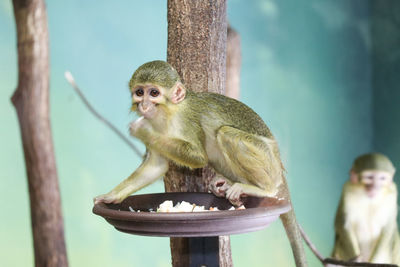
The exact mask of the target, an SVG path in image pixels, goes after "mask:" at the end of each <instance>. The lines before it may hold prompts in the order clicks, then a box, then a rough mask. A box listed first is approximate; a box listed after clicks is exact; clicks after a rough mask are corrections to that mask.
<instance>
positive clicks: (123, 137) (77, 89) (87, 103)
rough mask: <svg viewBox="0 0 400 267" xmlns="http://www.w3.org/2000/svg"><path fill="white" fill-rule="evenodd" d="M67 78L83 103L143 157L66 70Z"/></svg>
mask: <svg viewBox="0 0 400 267" xmlns="http://www.w3.org/2000/svg"><path fill="white" fill-rule="evenodd" d="M64 76H65V79H67V81H68V82H69V83H70V84H71V85H72V87H73V88H74V89H75V92H76V93H77V94H78V95H79V97H80V98H81V100H82V101H83V103H84V104H85V106H86V107H87V108H88V109H89V111H90V112H92V114H93V115H94V116H95V117H96V118H98V119H99V120H100V121H102V122H103V123H105V124H106V125H107V126H108V127H109V128H111V130H113V131H114V133H116V134H117V135H118V136H119V137H120V138H121V139H122V140H123V141H124V142H125V143H126V144H127V145H128V146H129V147H130V148H132V150H133V151H134V152H135V153H136V155H138V156H139V157H142V156H143V155H142V153H141V152H140V150H139V149H138V148H137V147H136V146H135V145H134V144H133V143H132V142H131V141H130V140H129V139H128V138H126V136H125V135H124V134H123V133H121V132H120V131H119V130H118V129H117V128H116V127H115V126H114V125H113V124H112V123H111V122H109V121H108V120H107V119H106V118H104V117H103V116H102V115H100V114H99V113H98V112H97V111H96V110H95V109H94V107H93V106H92V105H91V104H90V103H89V101H88V100H87V98H86V97H85V95H84V94H83V93H82V91H81V90H80V89H79V87H78V85H77V84H76V82H75V79H74V77H73V76H72V74H71V72H69V71H66V72H65V74H64Z"/></svg>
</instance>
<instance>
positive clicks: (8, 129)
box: [0, 0, 400, 267]
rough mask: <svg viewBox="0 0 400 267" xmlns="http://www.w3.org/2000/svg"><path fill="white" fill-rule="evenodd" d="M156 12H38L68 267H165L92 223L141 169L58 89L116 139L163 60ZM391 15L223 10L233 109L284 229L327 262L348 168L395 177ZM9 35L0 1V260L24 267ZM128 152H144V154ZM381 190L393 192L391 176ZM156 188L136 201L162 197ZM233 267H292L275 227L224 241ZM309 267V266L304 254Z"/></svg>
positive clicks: (99, 222)
mask: <svg viewBox="0 0 400 267" xmlns="http://www.w3.org/2000/svg"><path fill="white" fill-rule="evenodd" d="M166 7H167V5H166V1H164V0H157V1H145V0H136V1H127V0H126V1H117V2H111V1H105V0H98V1H94V0H89V1H78V0H70V1H50V0H49V1H47V12H48V23H49V32H50V49H51V51H50V52H51V88H50V94H51V99H50V101H51V125H52V131H53V139H54V145H55V153H56V160H57V167H58V175H59V182H60V190H61V197H62V208H63V215H64V224H65V235H66V242H67V250H68V257H69V262H70V266H73V267H75V266H77V267H79V266H157V267H162V266H170V252H169V239H168V238H155V237H141V236H134V235H127V234H123V233H120V232H118V231H116V230H115V229H114V228H112V227H111V226H110V225H109V224H108V223H106V222H105V221H104V219H102V218H100V217H98V216H96V215H93V214H92V211H91V209H92V206H93V203H92V198H93V197H94V196H96V195H99V194H102V193H105V192H108V191H109V190H110V189H112V188H113V187H114V186H115V185H117V184H118V183H119V182H120V181H121V180H123V179H125V178H126V177H127V176H128V175H129V174H130V173H131V172H132V171H133V170H135V169H136V167H137V166H138V165H139V163H140V162H141V159H140V158H138V157H137V156H136V155H135V154H134V153H133V151H132V150H131V149H130V148H129V147H128V146H127V145H126V144H125V143H123V141H121V140H120V139H119V138H118V137H117V136H116V135H115V134H114V133H113V132H111V131H110V130H109V129H108V128H107V127H106V126H105V125H104V124H102V123H101V122H99V121H98V120H97V119H95V118H94V117H93V116H92V114H91V113H89V111H88V110H87V108H86V107H85V106H84V105H83V104H82V102H81V100H80V99H79V98H78V96H77V95H76V94H75V92H74V91H73V89H72V88H71V87H70V85H69V84H68V83H67V82H66V80H65V79H64V72H65V71H66V70H70V71H71V73H72V74H73V75H74V77H75V79H76V81H77V83H78V84H79V85H80V87H81V88H82V90H83V91H84V94H85V95H86V96H87V97H88V99H89V100H90V102H91V103H92V104H93V105H94V106H95V108H97V109H98V110H99V111H100V113H101V114H103V115H104V116H105V117H106V118H107V119H109V120H110V121H112V122H113V123H114V124H115V125H116V126H117V128H119V129H120V130H121V131H122V132H123V133H125V134H126V135H127V136H128V124H129V122H130V121H131V120H133V119H135V115H133V114H130V113H129V108H130V94H129V91H128V86H127V84H128V81H129V79H130V76H131V75H132V73H133V71H134V70H135V69H136V68H137V67H138V66H139V65H141V64H143V63H144V62H147V61H150V60H155V59H164V60H165V59H166V49H167V8H166ZM399 14H400V2H399V1H395V0H385V1H384V0H375V1H364V0H352V1H349V0H329V1H328V0H323V1H322V0H309V1H306V2H304V1H301V2H299V1H294V0H280V1H277V0H253V1H240V0H229V1H228V19H229V22H230V24H231V25H232V27H233V28H234V29H236V30H237V31H238V32H239V34H240V36H241V43H242V72H241V93H240V94H241V100H242V101H243V102H244V103H246V104H247V105H249V106H250V107H252V108H253V109H254V110H255V111H256V112H257V113H258V114H260V115H261V117H262V118H263V119H264V121H265V122H266V123H267V124H268V125H269V127H270V128H271V130H272V132H273V133H274V135H275V137H276V138H277V140H278V142H279V144H280V149H281V154H282V158H283V161H284V164H285V166H286V169H287V179H288V182H289V187H290V190H291V193H292V198H293V202H294V207H295V210H296V213H297V217H298V221H299V222H300V224H301V225H302V226H303V228H304V229H305V231H306V232H307V233H308V235H309V236H310V238H311V239H312V241H313V242H314V243H315V245H316V246H317V248H318V249H319V250H320V251H321V252H322V253H323V254H324V255H325V256H328V255H329V254H330V252H331V249H332V247H333V239H334V232H333V221H334V216H335V211H336V207H337V204H338V201H339V197H340V192H341V188H342V185H343V183H344V182H345V180H346V179H347V178H348V172H349V169H350V167H351V164H352V161H353V159H354V158H355V157H356V156H358V155H360V154H362V153H366V152H370V151H378V152H382V153H384V154H386V155H388V156H389V157H390V158H391V159H392V161H393V163H394V165H395V166H396V167H397V168H398V169H399V168H400V142H399V141H398V139H399V137H400V107H399V100H400V88H399V84H400V76H399V75H398V74H399V73H400V16H399ZM16 86H17V55H16V33H15V22H14V17H13V13H12V5H11V1H8V0H0V118H1V120H0V121H1V124H0V133H1V138H0V211H1V219H0V237H1V238H0V259H1V260H0V261H1V265H2V266H32V265H33V249H32V236H31V229H30V212H29V197H28V190H27V188H28V187H27V180H26V174H25V163H24V157H23V150H22V144H21V139H20V132H19V126H18V121H17V116H16V112H15V110H14V107H13V106H12V104H11V101H10V97H11V95H12V93H13V92H14V90H15V88H16ZM132 141H133V142H134V143H135V144H136V145H137V146H138V147H139V148H140V149H141V151H143V152H144V147H143V146H142V145H141V144H140V143H139V142H137V141H136V140H133V139H132ZM395 180H396V182H397V183H399V181H398V180H399V175H396V177H395ZM163 190H164V187H163V183H162V181H159V182H156V183H155V184H153V185H152V186H150V187H148V188H146V189H144V190H141V191H140V192H139V193H150V192H151V193H153V192H162V191H163ZM231 244H232V254H233V261H234V264H235V266H239V267H240V266H253V267H257V266H266V265H267V263H268V266H279V267H281V266H282V267H285V266H294V262H293V259H292V255H291V250H290V246H289V242H288V241H287V239H286V236H285V233H284V230H283V227H282V225H281V223H280V222H278V221H277V222H275V223H273V224H272V226H270V227H269V228H267V229H265V230H262V231H258V232H254V233H248V234H241V235H234V236H232V237H231ZM307 255H308V260H309V263H310V266H321V264H320V263H319V262H318V261H317V260H316V259H315V257H314V256H313V255H312V254H311V253H310V251H309V250H308V249H307Z"/></svg>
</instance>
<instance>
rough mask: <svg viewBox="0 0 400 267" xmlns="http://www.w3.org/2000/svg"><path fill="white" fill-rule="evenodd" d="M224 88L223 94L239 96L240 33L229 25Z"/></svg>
mask: <svg viewBox="0 0 400 267" xmlns="http://www.w3.org/2000/svg"><path fill="white" fill-rule="evenodd" d="M226 43H227V44H226V89H225V95H226V96H229V97H232V98H235V99H239V96H240V65H241V63H242V55H241V51H240V50H241V49H240V35H239V34H238V33H237V32H236V31H235V30H234V29H233V28H231V26H228V36H227V42H226Z"/></svg>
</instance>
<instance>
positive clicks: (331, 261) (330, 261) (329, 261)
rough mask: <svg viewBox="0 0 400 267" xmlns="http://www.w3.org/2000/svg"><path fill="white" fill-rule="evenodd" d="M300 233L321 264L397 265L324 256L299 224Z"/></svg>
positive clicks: (381, 266) (368, 266) (361, 266)
mask: <svg viewBox="0 0 400 267" xmlns="http://www.w3.org/2000/svg"><path fill="white" fill-rule="evenodd" d="M299 229H300V233H301V235H302V237H303V239H304V241H305V242H306V244H307V246H308V247H309V248H310V249H311V251H312V252H313V253H314V255H315V256H316V257H317V258H318V259H319V260H320V261H321V262H322V264H324V265H326V264H333V265H338V266H351V267H399V266H398V265H396V264H380V263H369V262H352V261H342V260H337V259H332V258H324V256H322V254H321V253H320V252H319V251H318V250H317V248H316V247H315V245H314V244H313V243H312V242H311V240H310V238H309V237H308V236H307V234H306V233H305V232H304V230H303V228H302V227H301V226H300V225H299Z"/></svg>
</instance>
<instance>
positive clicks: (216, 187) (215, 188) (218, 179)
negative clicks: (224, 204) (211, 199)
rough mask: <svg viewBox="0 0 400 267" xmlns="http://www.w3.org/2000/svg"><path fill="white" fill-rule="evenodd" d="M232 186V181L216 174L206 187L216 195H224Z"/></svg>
mask: <svg viewBox="0 0 400 267" xmlns="http://www.w3.org/2000/svg"><path fill="white" fill-rule="evenodd" d="M231 186H232V182H231V181H229V180H228V179H226V178H225V177H223V176H221V175H218V174H217V176H215V178H214V179H212V180H211V183H210V185H209V187H208V189H209V190H210V191H211V192H212V193H213V194H214V195H216V196H218V197H225V195H226V191H227V190H228V189H229V188H230V187H231Z"/></svg>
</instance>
